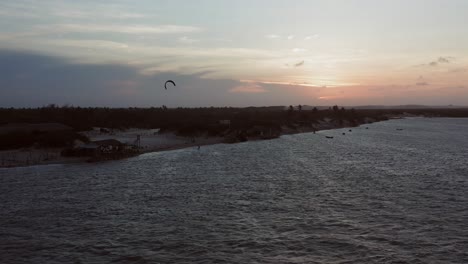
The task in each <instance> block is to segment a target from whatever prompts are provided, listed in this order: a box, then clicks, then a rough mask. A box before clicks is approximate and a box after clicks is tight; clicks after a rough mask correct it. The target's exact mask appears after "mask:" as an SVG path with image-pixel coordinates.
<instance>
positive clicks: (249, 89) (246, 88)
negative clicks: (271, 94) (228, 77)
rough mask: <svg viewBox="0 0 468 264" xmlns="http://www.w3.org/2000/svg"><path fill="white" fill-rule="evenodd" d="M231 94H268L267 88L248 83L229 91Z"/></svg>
mask: <svg viewBox="0 0 468 264" xmlns="http://www.w3.org/2000/svg"><path fill="white" fill-rule="evenodd" d="M229 92H231V93H265V92H268V90H266V89H265V88H263V87H262V86H260V85H258V84H256V83H246V84H243V85H239V86H236V87H234V88H232V89H231V90H229Z"/></svg>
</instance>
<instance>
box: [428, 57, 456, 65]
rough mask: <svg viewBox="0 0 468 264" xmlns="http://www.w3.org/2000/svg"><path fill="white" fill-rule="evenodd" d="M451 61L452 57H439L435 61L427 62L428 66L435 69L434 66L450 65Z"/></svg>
mask: <svg viewBox="0 0 468 264" xmlns="http://www.w3.org/2000/svg"><path fill="white" fill-rule="evenodd" d="M453 59H454V58H453V57H439V58H438V59H437V60H435V61H431V62H429V63H428V65H429V66H432V67H435V66H438V65H440V64H447V63H451V62H452V61H453Z"/></svg>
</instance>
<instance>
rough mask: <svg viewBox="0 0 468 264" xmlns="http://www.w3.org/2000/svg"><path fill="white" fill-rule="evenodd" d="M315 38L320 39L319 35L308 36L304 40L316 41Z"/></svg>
mask: <svg viewBox="0 0 468 264" xmlns="http://www.w3.org/2000/svg"><path fill="white" fill-rule="evenodd" d="M315 38H318V35H317V34H314V35H310V36H307V37H305V38H304V40H311V39H315Z"/></svg>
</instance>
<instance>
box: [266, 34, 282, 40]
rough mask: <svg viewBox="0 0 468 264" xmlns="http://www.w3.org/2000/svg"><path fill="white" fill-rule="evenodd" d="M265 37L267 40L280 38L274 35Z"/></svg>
mask: <svg viewBox="0 0 468 264" xmlns="http://www.w3.org/2000/svg"><path fill="white" fill-rule="evenodd" d="M265 37H266V38H269V39H277V38H280V37H281V36H279V35H276V34H270V35H266V36H265Z"/></svg>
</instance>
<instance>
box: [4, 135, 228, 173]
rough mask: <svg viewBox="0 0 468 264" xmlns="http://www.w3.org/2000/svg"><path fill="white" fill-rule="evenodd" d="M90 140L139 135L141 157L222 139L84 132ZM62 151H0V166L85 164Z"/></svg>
mask: <svg viewBox="0 0 468 264" xmlns="http://www.w3.org/2000/svg"><path fill="white" fill-rule="evenodd" d="M83 134H84V135H86V136H88V137H89V139H90V140H91V141H96V140H105V139H116V140H118V141H120V142H122V143H124V144H134V143H135V140H136V139H137V135H140V154H143V153H148V152H157V151H167V150H174V149H181V148H189V147H198V146H204V145H211V144H218V143H222V142H223V138H221V137H195V138H187V137H179V136H176V135H174V134H173V133H164V134H159V133H157V131H155V130H154V129H148V130H145V129H135V128H133V129H127V130H124V131H113V132H112V133H100V132H99V129H94V130H91V131H87V132H83ZM61 151H62V149H38V148H34V147H31V148H23V149H14V150H4V151H0V168H1V167H22V166H32V165H46V164H65V163H76V162H86V161H87V160H88V159H89V158H87V157H72V158H70V157H62V156H61V155H60V152H61Z"/></svg>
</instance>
